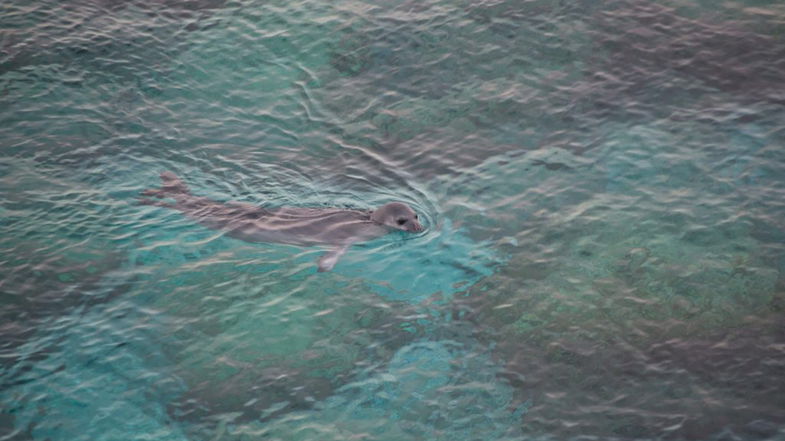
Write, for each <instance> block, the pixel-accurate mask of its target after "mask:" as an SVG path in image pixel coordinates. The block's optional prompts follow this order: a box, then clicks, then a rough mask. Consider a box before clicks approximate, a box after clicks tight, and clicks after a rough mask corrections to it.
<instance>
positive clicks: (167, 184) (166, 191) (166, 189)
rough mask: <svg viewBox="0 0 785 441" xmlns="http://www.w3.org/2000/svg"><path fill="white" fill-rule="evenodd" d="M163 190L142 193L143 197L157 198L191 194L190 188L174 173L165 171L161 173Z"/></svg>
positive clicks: (151, 189) (152, 189) (149, 190)
mask: <svg viewBox="0 0 785 441" xmlns="http://www.w3.org/2000/svg"><path fill="white" fill-rule="evenodd" d="M161 182H162V185H161V188H149V189H147V190H144V191H143V192H142V196H153V197H156V198H165V197H173V196H175V195H178V194H179V195H183V194H190V191H189V190H188V186H187V185H185V183H184V182H183V181H182V180H181V179H180V178H178V177H177V176H176V175H175V174H174V173H172V172H170V171H165V172H163V173H161Z"/></svg>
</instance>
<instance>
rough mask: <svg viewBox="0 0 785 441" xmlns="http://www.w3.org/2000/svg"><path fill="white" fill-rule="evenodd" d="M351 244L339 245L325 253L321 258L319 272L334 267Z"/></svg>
mask: <svg viewBox="0 0 785 441" xmlns="http://www.w3.org/2000/svg"><path fill="white" fill-rule="evenodd" d="M349 246H350V245H338V246H336V247H335V248H333V249H331V250H330V251H328V252H326V253H324V254H323V255H322V257H320V258H319V272H320V273H323V272H325V271H330V270H331V269H333V268H334V267H335V264H336V263H338V260H339V259H340V258H341V256H343V254H344V253H345V252H346V250H348V249H349Z"/></svg>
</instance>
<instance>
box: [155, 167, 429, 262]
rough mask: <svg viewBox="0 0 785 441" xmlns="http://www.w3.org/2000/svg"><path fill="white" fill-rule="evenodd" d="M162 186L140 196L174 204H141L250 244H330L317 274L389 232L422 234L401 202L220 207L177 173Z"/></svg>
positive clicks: (166, 175)
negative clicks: (362, 206) (353, 206)
mask: <svg viewBox="0 0 785 441" xmlns="http://www.w3.org/2000/svg"><path fill="white" fill-rule="evenodd" d="M161 181H162V185H161V187H160V188H157V189H148V190H144V191H143V192H142V193H141V194H142V196H147V197H155V198H158V199H164V198H167V199H172V200H174V203H169V202H164V201H158V200H153V199H149V198H141V199H140V203H142V204H146V205H155V206H158V207H166V208H171V209H174V210H178V211H181V212H183V214H185V215H186V216H188V217H190V218H193V219H195V220H196V221H197V222H199V223H200V224H202V225H205V226H207V227H208V228H211V229H214V230H222V231H226V234H227V235H228V236H230V237H234V238H237V239H241V240H244V241H246V242H275V243H284V244H290V245H300V246H309V245H329V246H331V247H332V248H331V249H330V250H329V251H327V253H325V254H324V255H322V257H320V258H319V271H320V272H321V271H329V270H331V269H333V267H334V266H335V264H336V263H338V260H339V259H340V258H341V256H342V255H343V254H344V253H345V252H346V250H347V249H348V248H349V247H350V246H351V245H352V244H354V243H357V242H362V241H367V240H370V239H373V238H376V237H379V236H383V235H385V234H387V233H389V232H391V231H396V230H398V231H407V232H411V233H417V232H421V231H423V226H422V224H421V223H420V220H419V216H417V213H415V212H414V210H412V209H411V207H409V206H408V205H406V204H404V203H403V202H390V203H388V204H385V205H382V206H381V207H379V208H377V209H376V210H372V211H361V210H344V209H339V208H298V207H279V208H269V209H268V208H263V207H259V206H256V205H252V204H246V203H242V202H227V203H222V202H218V201H214V200H212V199H209V198H205V197H200V196H195V195H193V194H191V192H190V190H189V189H188V187H187V186H186V185H185V183H183V181H182V180H181V179H180V178H178V177H177V176H175V174H174V173H172V172H169V171H165V172H163V173H161Z"/></svg>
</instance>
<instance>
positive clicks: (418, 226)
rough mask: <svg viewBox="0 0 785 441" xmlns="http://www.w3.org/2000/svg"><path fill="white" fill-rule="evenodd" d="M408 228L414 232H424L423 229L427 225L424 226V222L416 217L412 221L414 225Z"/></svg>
mask: <svg viewBox="0 0 785 441" xmlns="http://www.w3.org/2000/svg"><path fill="white" fill-rule="evenodd" d="M407 230H408V231H411V232H412V233H422V232H423V231H425V227H423V226H422V224H421V223H420V222H419V221H418V220H417V219H414V220H413V221H412V225H411V226H410V227H409V228H407Z"/></svg>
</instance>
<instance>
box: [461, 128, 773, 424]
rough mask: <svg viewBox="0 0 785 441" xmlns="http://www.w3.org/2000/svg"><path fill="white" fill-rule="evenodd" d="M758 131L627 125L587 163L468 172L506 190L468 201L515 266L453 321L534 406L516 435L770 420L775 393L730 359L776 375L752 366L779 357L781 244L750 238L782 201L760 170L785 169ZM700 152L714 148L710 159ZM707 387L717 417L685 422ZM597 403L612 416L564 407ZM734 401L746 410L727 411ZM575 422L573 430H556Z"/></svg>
mask: <svg viewBox="0 0 785 441" xmlns="http://www.w3.org/2000/svg"><path fill="white" fill-rule="evenodd" d="M610 127H611V126H606V129H607V128H610ZM745 133H746V135H745ZM755 133H761V132H759V131H758V130H757V129H756V128H755V126H754V125H750V126H746V127H744V129H743V130H734V131H716V130H710V126H708V125H707V126H701V125H697V126H696V125H691V124H688V123H682V124H674V123H672V122H669V124H667V125H665V124H662V125H660V124H655V125H649V126H633V127H624V128H623V129H620V130H619V131H616V132H607V133H606V135H605V136H604V138H603V139H604V141H603V142H602V143H601V144H599V145H598V146H597V147H596V148H595V149H593V150H592V151H591V152H588V153H586V154H585V155H582V156H577V155H574V154H573V153H570V152H567V151H564V150H560V151H552V152H548V151H539V152H531V153H527V154H524V155H521V156H519V157H514V158H507V159H503V158H497V159H494V160H492V161H487V162H486V163H485V164H484V165H483V167H481V168H479V170H478V172H477V176H479V177H483V176H485V177H487V178H488V179H493V180H496V179H501V180H504V181H505V182H507V183H508V186H507V187H506V189H505V191H503V192H502V193H501V195H499V196H501V197H502V199H501V200H502V201H503V203H499V202H495V201H494V200H493V199H492V198H490V197H482V196H480V197H479V198H475V199H474V200H473V202H474V204H475V205H474V206H475V207H481V208H482V209H483V211H484V213H485V215H486V216H490V217H491V218H504V219H508V220H509V223H508V224H506V225H504V226H501V227H500V226H493V225H490V224H488V223H486V224H485V226H484V227H483V228H477V229H473V230H472V233H473V234H474V235H475V238H484V239H485V240H491V239H492V238H494V237H495V238H496V239H495V240H496V243H497V244H498V247H499V250H500V252H501V253H505V254H506V255H507V256H508V258H509V259H508V260H507V261H506V262H505V263H504V264H503V265H501V266H500V267H499V269H498V270H497V271H496V272H495V273H494V274H493V275H491V276H490V277H487V278H485V279H483V280H482V281H480V282H478V283H477V284H476V285H474V286H472V287H471V288H470V289H469V290H468V297H467V298H466V301H467V302H468V303H467V309H465V310H464V311H465V312H466V313H467V314H468V316H469V317H471V319H472V321H473V322H474V323H476V324H477V325H478V326H479V327H480V328H481V329H482V330H483V331H482V332H481V334H483V335H484V338H485V339H487V340H485V341H488V342H497V343H498V346H497V349H496V351H495V355H496V356H497V357H498V359H499V360H500V362H501V363H503V364H505V366H506V367H507V369H508V374H509V376H510V377H511V378H514V379H517V380H515V381H513V384H514V385H515V386H516V388H518V390H519V393H521V394H522V395H526V396H530V394H532V393H533V394H534V395H535V396H536V397H537V398H534V399H533V400H534V403H535V404H534V405H533V407H532V408H531V413H530V414H529V415H528V416H527V420H526V421H528V423H527V422H526V421H525V422H524V428H525V430H527V431H528V432H527V433H530V434H532V435H542V434H543V433H557V434H560V435H561V436H565V437H570V436H577V435H578V434H585V433H593V434H601V435H603V436H624V437H631V438H642V437H643V438H645V437H650V436H655V434H657V433H661V432H662V431H663V430H670V431H671V432H672V433H673V436H676V437H678V436H684V434H686V433H691V431H695V432H696V433H702V434H703V435H705V436H706V437H708V436H713V435H712V434H714V433H716V432H712V430H716V429H713V427H715V428H716V427H717V421H718V420H721V419H723V418H727V421H729V423H728V427H732V428H733V429H732V430H737V431H738V432H739V433H747V431H751V430H754V429H752V428H750V427H751V425H753V426H754V424H753V423H754V421H755V420H756V417H755V414H756V412H757V413H758V414H759V415H761V418H763V419H764V420H765V419H768V420H767V421H770V422H775V423H776V422H777V421H779V417H777V415H776V410H775V408H776V406H777V404H772V401H771V400H774V403H779V402H780V400H778V399H775V398H774V397H777V396H778V394H779V393H780V392H781V388H779V387H778V386H774V385H773V384H771V383H768V382H764V384H762V385H761V386H760V387H758V388H757V389H755V390H750V389H748V388H747V386H746V385H744V382H743V381H742V380H741V379H742V378H744V377H745V376H746V375H747V374H748V373H747V372H745V370H744V369H741V368H738V367H737V366H736V365H735V364H734V363H737V362H740V360H741V359H748V360H749V363H751V366H752V365H754V366H755V367H754V368H751V369H752V370H753V371H754V372H755V373H754V374H750V375H752V376H753V377H755V378H758V377H757V375H758V373H759V372H765V373H767V374H761V375H764V376H765V375H774V373H773V372H774V371H773V370H772V368H769V367H768V365H767V364H766V363H763V362H762V360H765V359H766V358H767V357H774V358H776V359H781V356H780V355H779V354H778V352H777V349H776V348H777V345H776V343H775V342H776V340H777V337H776V336H777V335H778V332H779V331H778V327H777V326H776V325H775V323H776V319H775V318H774V317H775V316H776V315H777V314H779V312H778V311H781V305H782V298H783V291H782V284H781V281H782V275H781V261H782V256H783V251H785V250H784V249H783V247H782V246H779V245H777V244H776V243H770V242H764V241H761V238H760V237H759V236H757V234H756V233H755V232H756V230H758V227H756V225H757V224H761V223H763V224H768V225H769V229H771V228H774V227H773V224H771V221H772V220H773V217H772V216H775V214H774V213H776V212H777V211H778V207H777V206H772V205H770V204H768V203H766V202H765V199H766V195H768V194H770V192H771V191H772V189H773V188H780V187H781V183H780V182H779V178H778V177H777V176H778V174H777V173H773V172H772V170H771V169H772V168H774V169H779V168H781V164H782V163H781V161H780V160H779V159H777V160H775V162H773V163H772V162H771V159H770V158H769V155H770V153H769V152H767V149H765V147H763V146H764V145H766V142H763V143H761V142H759V140H760V139H761V138H759V137H758V136H756V135H754V134H755ZM766 136H769V137H771V135H766ZM720 139H722V140H725V142H726V143H722V142H718V140H720ZM764 139H765V137H764ZM769 142H771V138H769ZM706 144H708V145H725V146H726V147H725V149H724V150H723V152H724V153H723V154H719V153H718V152H716V151H714V150H713V149H709V148H704V147H703V145H706ZM729 155H730V156H731V157H735V158H736V160H734V161H729V160H728V159H727V158H728V157H729ZM538 161H541V162H539V164H540V166H538V167H535V166H534V165H535V164H536V163H537V162H538ZM549 163H550V164H555V163H558V164H564V165H565V167H556V166H552V167H547V166H543V164H549ZM767 164H768V165H767ZM774 164H777V165H774ZM571 182H580V183H581V185H580V186H579V187H576V186H574V185H571V184H570V183H571ZM455 185H456V186H460V187H463V188H467V189H471V188H473V187H476V188H482V187H483V185H484V184H483V183H482V180H481V179H480V180H476V181H471V182H468V181H467V182H464V183H456V184H455ZM478 195H481V193H478ZM478 224H479V222H478ZM479 225H482V224H479ZM458 299H459V301H462V300H463V297H459V298H458ZM756 338H760V340H761V343H760V344H754V345H752V346H750V347H748V345H749V344H750V343H751V342H752V341H754V340H755V339H756ZM725 345H729V347H731V348H733V349H732V350H728V349H727V348H726V346H725ZM690 351H695V353H696V354H698V353H701V354H702V355H700V356H699V355H695V356H694V357H692V356H691V355H690ZM665 353H669V354H673V353H678V354H679V355H678V356H675V358H674V359H672V360H669V359H668V356H667V355H664V354H665ZM704 356H705V359H701V357H704ZM680 357H684V358H680ZM713 367H714V368H716V369H717V370H716V371H713ZM761 378H762V377H761ZM658 385H659V386H658ZM662 385H665V386H662ZM680 391H681V392H680ZM703 393H705V394H708V395H709V396H711V397H712V400H713V402H714V404H713V405H712V406H711V409H710V410H709V411H707V413H706V414H705V415H704V416H701V417H695V418H683V417H681V416H680V415H685V414H686V415H689V414H691V413H692V411H691V409H693V408H698V407H700V404H699V402H700V400H699V399H698V398H697V396H699V395H700V394H703ZM566 403H569V404H566ZM592 403H593V404H592ZM598 403H606V404H607V406H608V407H605V408H603V410H602V411H597V412H596V413H591V415H589V416H586V415H585V414H583V416H581V417H578V416H577V415H576V414H575V413H574V412H576V409H579V408H585V406H592V405H599V404H598ZM664 403H668V404H667V405H666V404H664ZM581 406H583V407H581ZM739 406H749V407H750V408H754V409H756V411H751V412H740V413H734V412H735V411H734V410H733V409H736V408H738V407H739ZM631 409H635V410H631ZM657 412H660V413H658V414H657V415H658V416H656V417H655V416H654V414H655V413H657ZM647 414H648V415H650V416H649V417H647V416H646V415H647ZM731 414H733V416H732V417H731V416H729V415H731ZM569 418H577V422H576V425H575V428H574V430H573V429H571V428H565V427H563V426H561V425H560V421H563V420H565V419H569ZM668 428H670V429H668Z"/></svg>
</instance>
